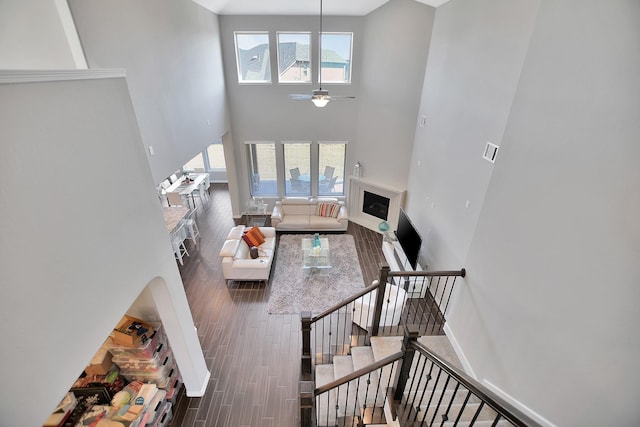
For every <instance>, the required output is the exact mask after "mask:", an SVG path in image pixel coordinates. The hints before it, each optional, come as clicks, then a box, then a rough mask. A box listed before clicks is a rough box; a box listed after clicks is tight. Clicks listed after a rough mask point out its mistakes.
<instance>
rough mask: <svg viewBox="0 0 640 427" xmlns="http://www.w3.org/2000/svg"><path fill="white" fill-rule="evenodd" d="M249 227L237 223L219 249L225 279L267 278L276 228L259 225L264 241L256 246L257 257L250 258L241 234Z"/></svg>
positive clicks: (265, 279) (248, 279)
mask: <svg viewBox="0 0 640 427" xmlns="http://www.w3.org/2000/svg"><path fill="white" fill-rule="evenodd" d="M245 229H246V230H248V229H249V227H245V226H244V225H238V226H235V227H233V228H232V229H231V231H230V232H229V234H228V235H227V239H226V241H225V242H224V245H223V246H222V249H220V256H221V257H222V274H223V276H224V278H225V280H227V281H229V280H238V281H254V280H255V281H264V282H265V283H266V282H267V281H268V280H269V275H270V274H271V264H272V263H273V256H274V254H275V249H276V230H275V229H274V228H273V227H259V229H260V231H261V232H262V234H263V235H264V239H265V241H264V243H262V244H261V245H260V246H258V257H257V258H255V259H252V258H251V255H250V251H249V245H248V244H247V243H246V242H245V241H244V240H243V239H242V234H243V233H244V232H245Z"/></svg>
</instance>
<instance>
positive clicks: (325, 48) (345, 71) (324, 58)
mask: <svg viewBox="0 0 640 427" xmlns="http://www.w3.org/2000/svg"><path fill="white" fill-rule="evenodd" d="M352 41H353V33H322V55H321V64H320V67H321V73H322V75H321V77H322V83H351V47H352Z"/></svg>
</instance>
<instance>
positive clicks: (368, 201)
mask: <svg viewBox="0 0 640 427" xmlns="http://www.w3.org/2000/svg"><path fill="white" fill-rule="evenodd" d="M390 201H391V200H389V198H388V197H384V196H381V195H379V194H376V193H370V192H368V191H365V192H364V201H363V202H362V212H364V213H366V214H369V215H373V216H375V217H378V218H380V219H381V220H383V221H386V220H387V217H388V214H389V202H390Z"/></svg>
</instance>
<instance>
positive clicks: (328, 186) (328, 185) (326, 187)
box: [320, 176, 338, 194]
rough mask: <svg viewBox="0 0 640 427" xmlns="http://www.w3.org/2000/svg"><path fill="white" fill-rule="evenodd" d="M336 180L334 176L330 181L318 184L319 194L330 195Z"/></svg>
mask: <svg viewBox="0 0 640 427" xmlns="http://www.w3.org/2000/svg"><path fill="white" fill-rule="evenodd" d="M337 180H338V177H337V176H334V177H333V178H331V179H325V180H324V181H322V182H321V183H320V192H321V193H325V194H326V193H331V192H332V191H333V187H335V185H336V181H337Z"/></svg>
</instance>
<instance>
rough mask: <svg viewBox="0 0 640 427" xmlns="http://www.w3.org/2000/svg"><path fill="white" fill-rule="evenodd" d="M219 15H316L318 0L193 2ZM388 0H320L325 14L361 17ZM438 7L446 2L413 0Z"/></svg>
mask: <svg viewBox="0 0 640 427" xmlns="http://www.w3.org/2000/svg"><path fill="white" fill-rule="evenodd" d="M193 1H194V2H196V3H198V4H200V5H202V6H204V7H206V8H207V9H209V10H211V11H212V12H215V13H217V14H219V15H318V14H319V13H320V0H193ZM388 1H389V0H323V5H322V8H323V14H324V15H341V16H348V15H353V16H363V15H366V14H368V13H369V12H371V11H373V10H375V9H377V8H379V7H380V6H382V5H383V4H385V3H386V2H388ZM416 1H419V2H420V3H424V4H426V5H429V6H433V7H438V6H440V5H441V4H443V3H446V2H447V1H448V0H416Z"/></svg>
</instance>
